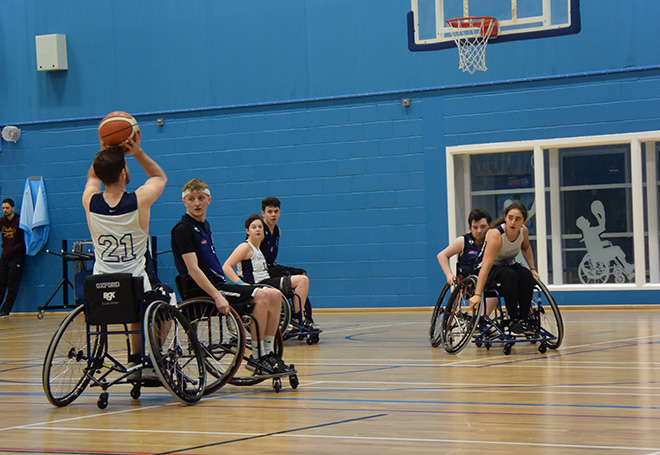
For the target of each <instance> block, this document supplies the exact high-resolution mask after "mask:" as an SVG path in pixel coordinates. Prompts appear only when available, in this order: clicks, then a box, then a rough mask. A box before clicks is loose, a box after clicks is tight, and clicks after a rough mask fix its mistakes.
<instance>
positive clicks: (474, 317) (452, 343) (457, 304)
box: [441, 276, 484, 354]
mask: <svg viewBox="0 0 660 455" xmlns="http://www.w3.org/2000/svg"><path fill="white" fill-rule="evenodd" d="M476 285H477V279H476V277H474V276H469V277H467V278H465V279H463V280H462V281H461V282H460V283H458V285H456V287H455V288H454V290H453V291H452V293H451V295H450V296H449V301H448V302H447V305H446V306H445V311H443V313H442V323H441V334H442V345H443V347H444V348H445V351H447V352H448V353H450V354H458V353H459V352H461V351H462V350H463V348H464V347H465V346H466V345H467V344H468V343H469V342H470V338H471V337H472V333H473V332H474V329H475V328H476V327H477V324H478V323H479V315H480V314H481V308H482V306H483V304H484V302H483V299H482V300H481V301H480V302H479V304H478V305H477V307H476V308H475V309H474V310H471V309H470V297H472V295H473V294H474V289H475V286H476Z"/></svg>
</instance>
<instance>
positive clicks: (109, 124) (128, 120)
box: [98, 111, 140, 145]
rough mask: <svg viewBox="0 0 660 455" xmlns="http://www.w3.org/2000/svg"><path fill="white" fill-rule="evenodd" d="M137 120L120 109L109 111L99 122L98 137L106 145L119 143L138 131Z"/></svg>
mask: <svg viewBox="0 0 660 455" xmlns="http://www.w3.org/2000/svg"><path fill="white" fill-rule="evenodd" d="M139 129H140V128H139V127H138V124H137V121H136V120H135V119H134V118H133V116H132V115H131V114H128V113H126V112H122V111H115V112H110V113H109V114H108V115H106V116H105V117H104V118H103V120H101V123H99V128H98V130H99V138H100V139H101V141H102V142H103V143H104V144H106V145H120V144H123V143H124V142H126V140H127V139H129V138H132V137H133V135H134V134H135V133H136V132H137V131H139Z"/></svg>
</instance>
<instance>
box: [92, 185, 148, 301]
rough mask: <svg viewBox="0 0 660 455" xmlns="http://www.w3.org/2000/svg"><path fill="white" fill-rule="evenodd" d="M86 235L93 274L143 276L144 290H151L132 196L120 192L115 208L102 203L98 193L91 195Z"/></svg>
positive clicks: (143, 239)
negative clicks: (91, 247) (90, 253)
mask: <svg viewBox="0 0 660 455" xmlns="http://www.w3.org/2000/svg"><path fill="white" fill-rule="evenodd" d="M89 232H90V234H91V235H92V243H93V244H94V275H98V274H102V273H130V274H131V275H133V276H141V277H144V290H145V291H150V290H151V284H150V283H149V277H148V276H147V271H146V257H145V255H146V253H147V243H148V236H147V234H145V232H144V231H143V230H142V227H140V219H139V215H138V206H137V195H136V194H135V193H124V195H123V196H122V198H121V200H120V201H119V203H118V204H117V205H116V206H115V207H110V206H109V205H108V204H107V202H105V199H103V194H102V193H99V194H95V195H94V196H92V199H91V200H90V202H89Z"/></svg>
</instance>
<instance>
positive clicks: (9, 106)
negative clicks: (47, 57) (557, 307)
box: [0, 0, 660, 311]
mask: <svg viewBox="0 0 660 455" xmlns="http://www.w3.org/2000/svg"><path fill="white" fill-rule="evenodd" d="M409 9H410V5H409V3H408V2H392V1H386V2H383V1H382V0H378V1H376V0H365V1H361V2H352V1H348V0H334V1H328V2H305V1H303V0H297V1H296V0H293V1H290V2H285V3H283V4H278V3H273V2H267V1H263V0H258V1H254V2H242V3H240V2H239V3H227V2H215V1H210V0H193V1H191V2H189V3H187V4H186V7H181V4H179V3H168V2H156V1H153V0H147V1H143V2H129V1H125V0H118V1H114V2H110V3H107V2H86V3H81V2H78V1H73V0H62V1H58V2H56V3H44V2H40V1H37V0H7V1H5V2H4V3H3V15H2V16H0V43H2V49H3V50H2V52H0V68H2V70H0V100H2V102H1V103H0V126H2V125H6V124H17V125H19V126H20V127H21V129H22V130H23V137H22V138H21V140H20V141H19V142H18V143H16V144H13V143H7V142H3V143H2V152H1V153H0V190H1V193H0V197H2V198H4V197H13V198H14V199H17V200H18V199H20V194H21V193H22V189H23V185H24V182H25V179H26V178H27V177H28V176H32V175H43V176H44V178H45V181H46V187H47V191H48V199H49V204H50V211H51V213H50V215H51V221H52V230H51V235H50V241H49V244H48V248H50V249H51V250H56V251H58V250H59V247H60V242H61V240H62V239H68V240H69V241H70V242H73V241H75V240H83V239H86V238H87V236H88V233H87V228H86V225H85V219H84V212H83V210H82V207H81V206H80V196H81V191H82V188H83V187H84V183H85V175H86V172H87V169H88V167H89V164H90V162H91V159H92V158H93V155H94V153H95V152H96V149H97V147H98V145H97V139H96V132H95V128H96V124H97V122H98V120H99V119H100V118H101V117H102V116H103V115H104V114H106V113H107V112H109V111H111V110H116V109H121V110H126V111H130V112H132V113H134V114H136V115H137V118H138V121H139V122H140V125H141V127H142V130H143V136H144V140H143V143H144V147H145V150H147V151H148V152H149V153H150V154H152V156H153V157H154V158H155V159H156V160H157V161H158V162H159V163H160V164H161V165H162V166H163V167H164V168H165V170H166V172H167V173H168V177H169V184H168V187H167V188H166V190H165V193H164V194H163V196H162V197H161V199H160V200H159V201H158V203H157V204H156V205H155V206H154V209H153V213H152V225H151V234H152V235H156V236H157V237H158V240H159V249H160V250H165V249H168V248H169V231H170V229H171V227H172V225H173V224H174V223H175V222H176V220H177V219H178V218H179V217H180V216H181V214H182V213H183V205H182V204H181V202H180V188H181V186H182V185H183V184H184V183H185V182H186V181H187V180H189V179H190V178H194V177H199V178H203V179H205V180H207V181H208V182H209V184H210V186H211V190H212V192H213V202H212V204H211V207H210V209H209V214H210V217H209V219H210V222H211V223H212V226H213V229H214V232H215V241H216V245H217V247H218V254H219V256H220V257H221V258H223V259H224V258H225V257H226V256H227V255H228V254H229V252H231V250H232V249H233V248H234V246H235V245H236V244H237V243H238V242H240V241H241V240H242V239H243V237H244V236H243V230H242V225H243V221H244V219H245V218H246V217H247V216H248V215H249V214H250V213H252V212H258V211H259V210H260V205H259V201H260V200H261V199H262V198H263V197H265V196H269V195H275V196H277V197H279V198H280V199H281V200H282V202H283V207H282V208H283V215H282V218H281V225H282V227H283V231H284V233H283V239H282V250H281V258H280V262H282V263H284V264H291V265H298V266H301V267H305V268H307V269H308V271H309V274H310V276H311V278H312V291H311V295H312V298H313V302H314V304H315V305H316V306H318V307H393V306H426V305H431V304H433V303H434V298H435V295H436V294H437V291H438V290H439V288H440V287H441V285H442V282H443V280H444V278H443V277H442V273H441V270H440V268H439V266H438V265H437V261H436V259H435V255H436V254H437V252H438V251H439V250H440V249H441V248H442V247H444V245H446V243H447V241H448V238H447V225H448V220H447V207H446V178H445V173H446V170H445V166H446V164H445V161H446V158H445V154H444V150H445V147H446V146H450V145H459V144H469V143H482V142H499V141H515V140H521V139H534V138H548V137H564V136H582V135H591V134H606V133H618V132H628V131H645V130H654V129H657V128H658V126H657V125H658V124H659V122H658V120H659V118H658V117H659V114H658V113H659V112H660V109H658V107H660V106H659V105H658V104H659V103H658V93H660V90H659V88H660V87H659V81H658V76H659V75H660V72H659V71H660V70H659V67H658V65H659V64H660V55H659V54H660V51H659V50H658V47H657V46H642V45H639V43H641V42H646V43H648V42H655V41H657V39H658V38H660V36H659V35H660V31H659V30H658V28H657V27H639V24H640V23H641V22H640V20H641V18H643V17H652V16H654V17H655V16H658V13H660V4H658V3H656V2H647V1H644V2H631V4H629V5H628V6H627V8H626V10H625V11H623V10H622V9H621V2H619V1H617V0H603V1H600V2H587V1H583V2H582V5H581V19H582V31H581V32H580V33H579V34H576V35H570V36H564V37H559V38H546V39H541V40H532V41H519V42H511V43H502V44H498V45H494V46H492V47H491V48H489V49H488V51H487V60H488V67H489V71H488V72H486V73H479V74H475V75H469V74H466V73H462V72H460V71H459V70H458V69H457V65H458V57H457V55H456V53H457V51H456V49H446V50H442V51H437V52H419V53H413V52H410V51H409V50H408V49H407V31H406V13H407V12H408V10H409ZM614 30H616V33H604V32H606V31H610V32H612V31H614ZM48 33H64V34H66V35H67V40H68V57H69V70H68V71H66V72H54V73H45V72H37V71H36V57H35V45H34V36H35V35H41V34H48ZM402 98H410V99H411V101H412V103H411V105H410V106H409V107H404V106H402V104H401V100H402ZM157 118H163V119H164V121H165V124H164V125H163V126H162V127H160V126H157V125H156V119H157ZM129 166H130V169H131V173H132V179H133V182H134V183H136V182H140V181H141V180H143V175H142V173H141V171H140V170H139V169H137V168H136V164H135V163H134V162H130V163H129ZM19 204H20V203H19ZM159 271H160V275H161V278H162V279H163V280H164V281H166V282H169V283H172V282H173V277H174V270H173V264H172V260H171V257H170V255H169V254H164V255H162V256H160V258H159ZM60 276H61V270H60V260H59V259H58V258H56V257H55V256H52V255H47V254H46V253H45V252H42V253H39V255H37V256H36V257H34V258H29V259H28V263H27V266H26V272H25V276H24V281H23V284H22V286H21V291H20V294H19V301H18V302H17V305H16V310H17V311H34V310H35V309H36V307H37V306H38V305H41V304H43V303H44V302H45V300H46V299H47V298H48V296H49V295H50V293H51V292H52V291H53V290H54V288H55V287H56V286H57V284H58V283H59V281H60ZM561 294H562V296H561V298H562V303H566V304H571V303H575V302H577V301H578V300H579V299H580V298H581V297H583V296H584V295H583V294H580V295H577V293H561ZM564 294H565V295H564ZM615 294H616V293H613V294H612V296H615ZM636 294H639V301H640V302H651V301H653V299H656V300H657V297H658V293H657V292H655V291H648V292H646V291H645V292H644V293H641V292H639V293H636ZM617 295H618V294H617ZM616 298H618V297H614V300H616ZM59 299H60V298H59V296H57V297H56V299H55V301H56V302H55V303H57V301H58V300H59ZM614 300H613V301H611V302H610V301H606V302H605V303H616V302H615V301H614ZM594 303H597V300H596V299H594Z"/></svg>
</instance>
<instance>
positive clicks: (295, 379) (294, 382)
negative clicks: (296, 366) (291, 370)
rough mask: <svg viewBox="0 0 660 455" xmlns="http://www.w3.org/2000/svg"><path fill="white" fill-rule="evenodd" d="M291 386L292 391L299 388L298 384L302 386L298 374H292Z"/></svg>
mask: <svg viewBox="0 0 660 455" xmlns="http://www.w3.org/2000/svg"><path fill="white" fill-rule="evenodd" d="M289 384H291V388H292V389H297V388H298V384H300V382H298V375H297V374H292V375H291V376H289Z"/></svg>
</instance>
